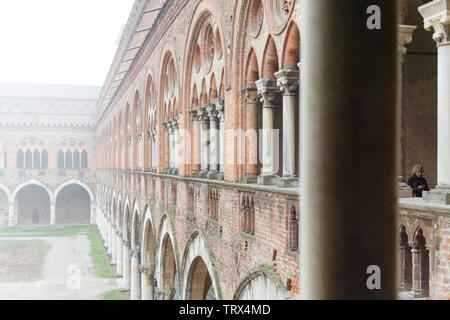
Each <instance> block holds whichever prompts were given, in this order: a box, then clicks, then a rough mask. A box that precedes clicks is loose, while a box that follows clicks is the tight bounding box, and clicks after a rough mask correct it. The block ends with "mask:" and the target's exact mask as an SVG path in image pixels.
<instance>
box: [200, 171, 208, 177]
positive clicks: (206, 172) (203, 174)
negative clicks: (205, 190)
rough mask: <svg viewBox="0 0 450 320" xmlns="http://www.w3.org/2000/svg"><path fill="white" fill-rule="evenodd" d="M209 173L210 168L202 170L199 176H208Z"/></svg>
mask: <svg viewBox="0 0 450 320" xmlns="http://www.w3.org/2000/svg"><path fill="white" fill-rule="evenodd" d="M208 173H209V171H208V170H203V171H200V172H199V174H198V177H199V178H208Z"/></svg>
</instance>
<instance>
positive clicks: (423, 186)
mask: <svg viewBox="0 0 450 320" xmlns="http://www.w3.org/2000/svg"><path fill="white" fill-rule="evenodd" d="M424 171H425V170H424V168H423V166H422V165H420V164H418V165H415V166H414V168H413V170H412V174H413V175H412V176H411V178H409V179H408V186H410V187H411V188H412V196H413V197H417V198H422V192H423V191H430V189H429V188H428V184H427V180H426V179H425V178H424V177H423V172H424Z"/></svg>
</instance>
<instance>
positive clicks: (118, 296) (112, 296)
mask: <svg viewBox="0 0 450 320" xmlns="http://www.w3.org/2000/svg"><path fill="white" fill-rule="evenodd" d="M100 299H101V300H124V298H123V296H122V293H121V292H120V290H119V289H117V290H112V291H108V292H105V293H103V294H102V295H101V296H100Z"/></svg>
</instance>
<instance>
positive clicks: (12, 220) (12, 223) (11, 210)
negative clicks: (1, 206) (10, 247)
mask: <svg viewBox="0 0 450 320" xmlns="http://www.w3.org/2000/svg"><path fill="white" fill-rule="evenodd" d="M15 209H16V203H15V202H9V213H8V214H9V216H8V218H9V223H8V225H9V226H10V227H12V226H15V225H16V210H15Z"/></svg>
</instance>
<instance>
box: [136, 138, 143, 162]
mask: <svg viewBox="0 0 450 320" xmlns="http://www.w3.org/2000/svg"><path fill="white" fill-rule="evenodd" d="M136 143H137V145H138V148H137V149H138V150H137V152H138V155H137V169H138V170H143V168H144V166H143V164H142V163H143V161H142V156H143V152H142V134H139V135H137V136H136Z"/></svg>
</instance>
